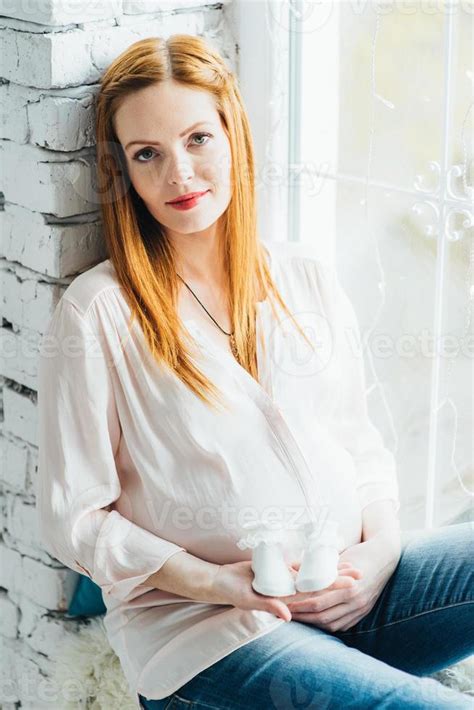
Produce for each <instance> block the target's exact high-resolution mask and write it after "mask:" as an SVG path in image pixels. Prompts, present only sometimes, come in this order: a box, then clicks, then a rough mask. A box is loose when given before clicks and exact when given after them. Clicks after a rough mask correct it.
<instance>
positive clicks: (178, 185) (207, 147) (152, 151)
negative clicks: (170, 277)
mask: <svg viewBox="0 0 474 710" xmlns="http://www.w3.org/2000/svg"><path fill="white" fill-rule="evenodd" d="M114 123H115V130H116V133H117V137H118V139H119V141H120V143H121V145H122V148H123V150H124V153H125V156H126V161H127V166H128V171H129V176H130V179H131V182H132V184H133V187H134V188H135V190H136V191H137V193H138V194H139V195H140V197H141V198H142V200H143V201H144V203H145V205H146V206H147V208H148V210H149V211H150V212H151V214H152V215H153V216H154V217H155V219H156V220H158V222H160V224H161V225H162V226H163V227H164V229H165V232H166V233H167V234H169V235H172V234H173V233H180V234H191V233H194V232H202V231H203V230H205V229H207V228H208V227H210V226H211V225H213V224H214V223H215V222H216V220H217V219H218V218H219V217H220V216H221V215H222V214H223V212H224V211H225V210H226V208H227V206H228V204H229V201H230V198H231V184H230V167H231V151H230V144H229V140H228V138H227V134H226V133H225V131H224V128H223V126H222V123H221V119H220V116H219V114H218V112H217V109H216V107H215V103H214V97H213V96H212V94H210V93H208V92H205V91H200V90H197V89H193V88H191V87H188V86H185V85H183V84H180V83H178V82H175V81H173V80H169V81H165V82H161V83H157V84H155V85H153V86H149V87H147V88H146V89H141V90H140V91H138V92H136V93H134V94H131V95H130V96H128V97H127V98H125V99H124V100H123V102H122V104H121V105H120V108H119V109H118V110H117V112H116V114H115V119H114ZM205 190H206V191H207V192H206V194H205V195H204V196H203V197H201V198H200V199H199V200H197V202H196V204H195V206H193V207H191V208H190V209H187V210H178V209H176V208H174V207H172V206H171V205H170V204H168V201H169V200H173V199H174V198H175V197H178V196H179V195H184V194H187V193H189V192H203V191H205Z"/></svg>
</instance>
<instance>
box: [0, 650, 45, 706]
mask: <svg viewBox="0 0 474 710" xmlns="http://www.w3.org/2000/svg"><path fill="white" fill-rule="evenodd" d="M53 670H54V668H53V662H52V661H51V660H50V659H49V658H48V657H47V656H44V655H43V654H39V653H35V652H33V651H31V649H30V648H29V647H28V646H27V645H26V644H25V643H24V642H23V640H22V639H5V640H4V643H3V649H2V664H1V674H2V676H1V682H0V686H1V694H2V697H1V702H2V707H3V706H4V703H6V702H18V701H20V702H21V707H22V710H23V708H30V710H33V708H34V709H35V710H43V709H45V710H46V708H47V709H48V710H51V708H52V707H58V705H56V704H55V702H54V696H52V695H51V682H50V681H49V680H48V678H49V677H51V676H52V673H53ZM56 697H58V696H57V691H56Z"/></svg>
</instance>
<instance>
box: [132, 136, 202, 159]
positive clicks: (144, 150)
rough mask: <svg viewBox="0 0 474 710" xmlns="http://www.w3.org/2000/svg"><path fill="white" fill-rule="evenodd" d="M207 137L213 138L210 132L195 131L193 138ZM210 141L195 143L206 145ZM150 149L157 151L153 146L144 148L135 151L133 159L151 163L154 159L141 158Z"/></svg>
mask: <svg viewBox="0 0 474 710" xmlns="http://www.w3.org/2000/svg"><path fill="white" fill-rule="evenodd" d="M195 137H198V138H207V139H210V138H212V136H211V134H210V133H193V135H192V138H195ZM207 143H208V140H206V141H205V142H204V143H195V144H194V145H196V146H199V147H200V146H205V145H206V144H207ZM148 151H151V152H152V153H155V151H154V150H153V148H142V149H141V150H139V151H138V153H135V155H134V156H133V159H134V160H136V161H137V162H138V163H150V162H151V161H152V158H150V159H149V160H140V157H141V156H143V154H144V153H147V152H148Z"/></svg>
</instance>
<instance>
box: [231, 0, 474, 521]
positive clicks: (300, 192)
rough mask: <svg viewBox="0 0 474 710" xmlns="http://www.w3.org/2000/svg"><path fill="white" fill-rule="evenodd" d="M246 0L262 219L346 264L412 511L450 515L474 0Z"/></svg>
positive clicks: (469, 194)
mask: <svg viewBox="0 0 474 710" xmlns="http://www.w3.org/2000/svg"><path fill="white" fill-rule="evenodd" d="M237 5H240V6H241V12H243V13H245V16H246V18H247V23H246V24H245V25H242V24H240V25H239V22H237V25H236V27H237V33H238V41H239V49H240V51H239V62H240V66H239V72H240V79H241V87H242V91H243V94H244V100H245V101H246V104H247V107H248V109H249V114H250V119H251V122H252V127H253V129H254V138H255V141H256V154H257V161H258V166H257V174H258V176H259V182H258V195H259V219H260V231H261V233H264V234H266V235H267V236H268V237H269V238H275V239H279V240H282V241H284V240H287V239H288V240H293V239H294V240H300V241H305V242H312V243H313V244H316V245H317V248H318V250H320V254H321V257H323V258H325V259H329V260H330V261H333V262H335V263H336V265H337V269H338V273H339V275H340V277H341V280H342V282H343V284H344V286H345V288H346V290H347V292H348V294H349V296H350V297H351V299H352V301H353V303H354V306H355V308H356V311H357V313H358V317H359V322H360V325H361V334H362V338H363V341H364V344H365V345H366V349H365V356H366V377H367V386H368V392H367V395H368V401H369V410H370V413H371V417H372V418H373V420H374V422H375V423H376V424H377V426H378V427H379V428H380V430H381V432H382V434H383V436H384V440H385V442H386V444H387V445H388V446H389V447H390V449H391V450H392V451H393V452H394V453H395V455H396V457H397V464H398V474H399V481H400V489H401V495H402V524H403V525H404V527H418V526H422V525H427V526H431V525H433V524H436V525H441V524H443V523H445V522H449V521H450V520H453V519H454V518H456V517H457V516H459V515H460V514H462V513H463V511H466V509H469V507H470V505H471V510H472V492H473V489H474V480H473V478H474V471H473V467H474V461H473V448H472V432H473V431H474V424H473V410H474V405H473V395H472V391H473V337H474V336H473V319H472V305H473V299H474V285H473V279H474V269H473V262H474V220H473V216H472V198H473V196H474V189H473V176H472V167H473V166H472V122H473V113H474V111H473V108H472V84H473V80H474V68H473V66H472V63H473V59H472V25H473V17H474V4H472V3H470V2H469V3H467V2H459V3H448V2H431V3H428V2H423V1H422V0H420V1H419V2H400V3H397V2H384V3H380V2H379V3H374V2H349V1H347V2H326V3H319V2H312V3H309V2H302V1H299V0H293V1H292V2H279V1H274V0H271V1H264V0H255V1H253V0H249V1H245V0H244V2H242V3H237ZM285 225H286V226H285ZM435 344H436V347H435Z"/></svg>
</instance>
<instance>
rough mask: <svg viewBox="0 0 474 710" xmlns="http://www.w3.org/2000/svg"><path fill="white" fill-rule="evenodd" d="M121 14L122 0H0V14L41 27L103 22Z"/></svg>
mask: <svg viewBox="0 0 474 710" xmlns="http://www.w3.org/2000/svg"><path fill="white" fill-rule="evenodd" d="M121 12H122V0H105V2H104V0H102V2H96V1H93V2H90V1H89V2H77V0H61V2H58V0H41V2H18V1H17V0H0V14H1V15H5V16H6V17H14V18H16V19H19V20H26V21H28V22H34V23H37V24H42V25H50V26H61V25H68V24H77V23H78V22H87V21H91V20H104V19H105V18H107V17H115V16H116V15H120V14H121Z"/></svg>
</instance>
